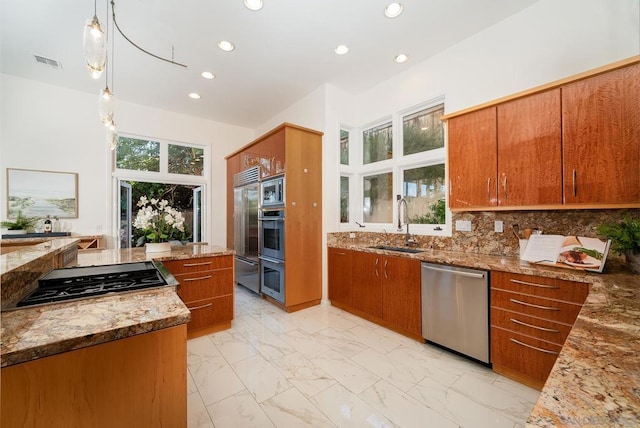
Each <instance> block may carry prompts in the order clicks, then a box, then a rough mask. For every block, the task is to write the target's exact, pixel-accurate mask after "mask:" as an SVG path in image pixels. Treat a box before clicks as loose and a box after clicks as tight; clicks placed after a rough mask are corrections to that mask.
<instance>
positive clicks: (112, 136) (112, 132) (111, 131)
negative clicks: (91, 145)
mask: <svg viewBox="0 0 640 428" xmlns="http://www.w3.org/2000/svg"><path fill="white" fill-rule="evenodd" d="M107 144H109V148H110V149H111V150H115V149H116V147H117V146H118V128H117V127H116V123H115V122H113V121H112V122H111V123H110V124H109V126H107Z"/></svg>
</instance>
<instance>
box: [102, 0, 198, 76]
mask: <svg viewBox="0 0 640 428" xmlns="http://www.w3.org/2000/svg"><path fill="white" fill-rule="evenodd" d="M111 17H112V19H113V25H114V26H115V27H116V29H117V30H118V33H120V35H121V36H122V37H124V39H125V40H126V41H127V42H129V43H131V44H132V45H133V46H134V47H136V48H138V49H139V50H141V51H142V52H144V53H146V54H147V55H149V56H152V57H154V58H157V59H160V60H162V61H166V62H168V63H169V64H175V65H179V66H180V67H184V68H187V66H186V65H184V64H180V63H179V62H175V61H173V59H167V58H163V57H161V56H158V55H156V54H153V53H151V52H149V51H148V50H146V49H143V48H141V47H140V46H138V45H137V44H135V43H134V42H133V41H132V40H131V39H130V38H128V37H127V36H126V35H125V34H124V33H123V32H122V30H121V29H120V26H119V25H118V21H117V20H116V9H115V5H114V0H111Z"/></svg>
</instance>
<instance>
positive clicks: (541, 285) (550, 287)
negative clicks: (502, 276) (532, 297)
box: [509, 279, 560, 290]
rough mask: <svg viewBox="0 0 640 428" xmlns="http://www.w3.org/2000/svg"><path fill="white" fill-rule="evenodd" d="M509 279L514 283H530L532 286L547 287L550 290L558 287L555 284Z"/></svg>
mask: <svg viewBox="0 0 640 428" xmlns="http://www.w3.org/2000/svg"><path fill="white" fill-rule="evenodd" d="M509 281H511V282H513V283H515V284H521V285H530V286H532V287H538V288H549V289H551V290H557V289H558V288H560V287H558V286H557V285H543V284H536V283H535V282H527V281H520V280H518V279H510V280H509Z"/></svg>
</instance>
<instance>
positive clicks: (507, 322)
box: [491, 308, 571, 345]
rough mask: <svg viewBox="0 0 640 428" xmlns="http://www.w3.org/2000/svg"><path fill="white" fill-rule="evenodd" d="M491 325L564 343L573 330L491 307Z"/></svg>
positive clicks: (568, 326) (551, 322)
mask: <svg viewBox="0 0 640 428" xmlns="http://www.w3.org/2000/svg"><path fill="white" fill-rule="evenodd" d="M491 325H492V326H494V327H500V328H504V329H506V330H511V331H513V332H516V333H522V334H526V335H527V336H533V337H535V338H538V339H542V340H546V341H549V342H553V343H555V344H558V345H562V344H563V343H564V341H565V340H566V338H567V336H568V335H569V331H571V326H570V325H567V324H560V323H557V322H553V321H548V320H543V319H540V318H534V317H530V316H528V315H523V314H520V313H516V312H508V311H504V310H502V309H497V308H491Z"/></svg>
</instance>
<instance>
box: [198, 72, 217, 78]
mask: <svg viewBox="0 0 640 428" xmlns="http://www.w3.org/2000/svg"><path fill="white" fill-rule="evenodd" d="M200 75H201V76H202V77H204V78H205V79H215V78H216V75H215V74H213V73H212V72H210V71H203V72H202V73H201V74H200Z"/></svg>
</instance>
